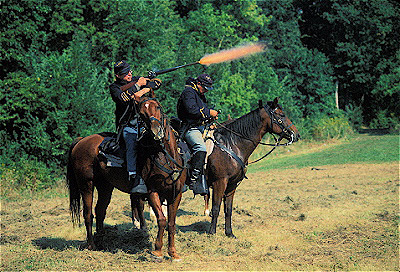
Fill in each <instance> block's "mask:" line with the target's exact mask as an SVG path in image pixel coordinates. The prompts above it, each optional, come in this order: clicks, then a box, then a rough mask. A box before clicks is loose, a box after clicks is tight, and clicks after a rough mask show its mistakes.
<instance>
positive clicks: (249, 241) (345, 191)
mask: <svg viewBox="0 0 400 272" xmlns="http://www.w3.org/2000/svg"><path fill="white" fill-rule="evenodd" d="M398 143H399V137H398V136H393V135H384V136H377V135H357V136H356V137H353V138H351V139H348V140H346V141H332V142H328V143H323V144H316V143H301V142H300V143H295V144H294V145H293V146H290V147H286V148H281V149H280V150H278V151H277V152H276V154H275V155H271V157H269V158H268V159H266V160H263V161H262V162H260V163H257V164H255V165H254V166H251V167H249V171H248V174H247V176H248V178H249V179H247V180H244V181H243V182H242V183H241V184H240V186H239V189H238V190H237V193H236V196H235V200H234V214H233V231H234V233H235V235H236V236H237V238H238V239H231V238H227V237H225V235H224V229H223V228H224V220H223V210H222V211H221V215H220V218H219V222H218V227H217V234H216V235H214V236H210V235H208V234H207V233H206V230H207V229H208V227H209V224H210V223H209V222H210V218H209V217H206V216H204V215H203V200H202V198H200V197H196V198H195V199H193V197H192V195H191V194H190V193H185V194H184V197H183V199H182V202H181V205H180V209H179V213H178V217H177V236H176V243H177V250H178V252H179V253H180V255H181V257H182V261H181V262H171V261H170V260H169V259H168V258H165V260H164V261H163V262H162V263H156V262H153V260H152V258H151V256H150V254H149V251H150V250H151V249H152V247H153V242H154V239H155V236H156V231H157V227H156V225H155V223H154V222H153V221H152V220H150V215H149V213H148V212H146V216H147V219H148V222H149V224H150V230H149V232H148V233H144V232H142V231H140V230H137V229H135V228H134V227H133V225H132V223H131V219H130V208H129V207H130V206H129V196H128V195H126V194H123V193H121V192H119V191H115V193H114V195H113V199H112V201H111V204H110V207H109V209H108V213H107V218H106V224H107V233H106V236H105V237H104V239H105V242H106V245H107V246H106V248H105V249H104V250H102V251H88V250H80V246H81V245H82V243H83V242H84V239H85V228H84V227H82V226H81V227H79V228H73V226H72V223H71V220H70V215H69V211H68V197H67V195H66V190H65V188H64V187H62V186H59V187H57V188H54V189H52V190H50V191H48V192H44V193H42V194H40V195H32V197H31V198H26V197H21V198H20V199H19V200H18V201H5V200H3V201H2V202H1V238H0V239H1V240H0V249H1V270H2V271H22V270H57V271H60V270H68V271H70V270H75V271H87V270H91V271H93V270H107V271H111V270H113V271H116V270H119V271H122V270H123V271H126V270H130V271H146V270H178V271H183V270H225V271H232V270H247V271H248V270H252V271H270V270H274V271H277V270H279V271H281V270H308V271H317V270H318V271H321V270H322V271H339V270H341V271H343V270H345V271H366V270H369V271H371V270H373V271H383V270H385V271H399V269H400V267H399V157H398V152H399V151H398V150H399V145H398ZM288 150H290V152H289V151H288ZM263 151H264V150H258V151H257V153H258V154H262V152H263ZM365 154H369V155H365ZM2 184H3V182H2ZM2 186H3V185H2ZM44 196H45V197H44ZM164 241H165V242H166V241H167V239H166V237H165V240H164ZM165 253H166V251H165Z"/></svg>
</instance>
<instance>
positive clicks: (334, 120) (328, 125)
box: [312, 116, 353, 140]
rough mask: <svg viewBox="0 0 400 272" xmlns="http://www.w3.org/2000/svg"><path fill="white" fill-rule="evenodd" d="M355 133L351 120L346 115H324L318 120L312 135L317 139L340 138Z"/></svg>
mask: <svg viewBox="0 0 400 272" xmlns="http://www.w3.org/2000/svg"><path fill="white" fill-rule="evenodd" d="M352 133H353V130H352V128H351V126H350V122H349V120H348V119H347V118H346V117H345V116H338V117H322V118H320V119H319V120H316V121H315V123H314V125H313V129H312V136H313V138H314V139H316V140H327V139H339V138H344V137H346V136H348V135H350V134H352Z"/></svg>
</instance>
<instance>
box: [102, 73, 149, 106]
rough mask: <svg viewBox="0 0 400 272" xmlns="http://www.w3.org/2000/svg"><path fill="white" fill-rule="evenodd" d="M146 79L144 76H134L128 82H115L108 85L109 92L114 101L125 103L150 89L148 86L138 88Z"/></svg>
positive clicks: (144, 83)
mask: <svg viewBox="0 0 400 272" xmlns="http://www.w3.org/2000/svg"><path fill="white" fill-rule="evenodd" d="M146 82H147V79H146V78H144V77H140V78H134V79H133V80H132V81H131V82H129V83H128V84H125V85H123V86H118V85H117V84H111V85H110V93H111V96H112V98H113V100H114V101H116V102H121V103H127V102H129V101H130V100H132V99H138V98H140V97H141V96H142V95H143V94H145V93H147V92H148V91H150V89H149V88H143V89H140V88H141V87H142V86H144V85H146Z"/></svg>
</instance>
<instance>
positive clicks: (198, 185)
mask: <svg viewBox="0 0 400 272" xmlns="http://www.w3.org/2000/svg"><path fill="white" fill-rule="evenodd" d="M212 84H213V81H212V79H211V77H210V76H209V75H208V74H201V75H199V76H198V77H197V78H196V79H194V78H188V80H187V81H186V85H185V89H184V90H183V92H182V93H181V95H180V97H179V100H178V104H177V112H178V118H179V119H180V120H182V123H183V126H182V131H181V135H182V137H183V139H184V140H185V141H186V143H187V144H188V146H189V148H190V151H191V153H192V158H191V175H190V179H189V184H188V185H189V188H190V189H192V190H193V193H194V194H195V195H196V194H201V195H205V194H207V192H208V190H207V183H206V181H205V178H204V173H203V168H204V164H205V158H206V154H207V150H206V144H205V142H204V139H203V136H202V135H203V131H204V124H205V123H207V122H209V121H210V120H213V119H217V118H218V112H217V111H216V110H213V109H210V108H209V107H208V106H207V99H206V97H205V93H206V92H208V91H209V90H212Z"/></svg>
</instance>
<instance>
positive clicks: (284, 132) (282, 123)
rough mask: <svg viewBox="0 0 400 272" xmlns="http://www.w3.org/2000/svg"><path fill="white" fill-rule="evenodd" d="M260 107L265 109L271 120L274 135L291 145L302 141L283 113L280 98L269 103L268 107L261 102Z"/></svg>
mask: <svg viewBox="0 0 400 272" xmlns="http://www.w3.org/2000/svg"><path fill="white" fill-rule="evenodd" d="M259 107H260V108H264V109H265V111H266V112H267V113H268V115H269V118H270V120H271V121H270V122H271V123H270V130H271V132H272V133H274V134H277V135H279V136H280V137H281V138H285V139H287V140H288V141H289V144H291V143H293V142H296V141H298V140H299V139H300V134H299V131H298V130H297V128H296V127H295V126H294V125H293V123H292V121H290V120H289V118H288V117H287V116H286V114H285V113H284V112H283V109H282V107H281V105H279V103H278V98H275V99H274V101H270V102H267V105H262V103H261V100H260V101H259Z"/></svg>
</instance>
